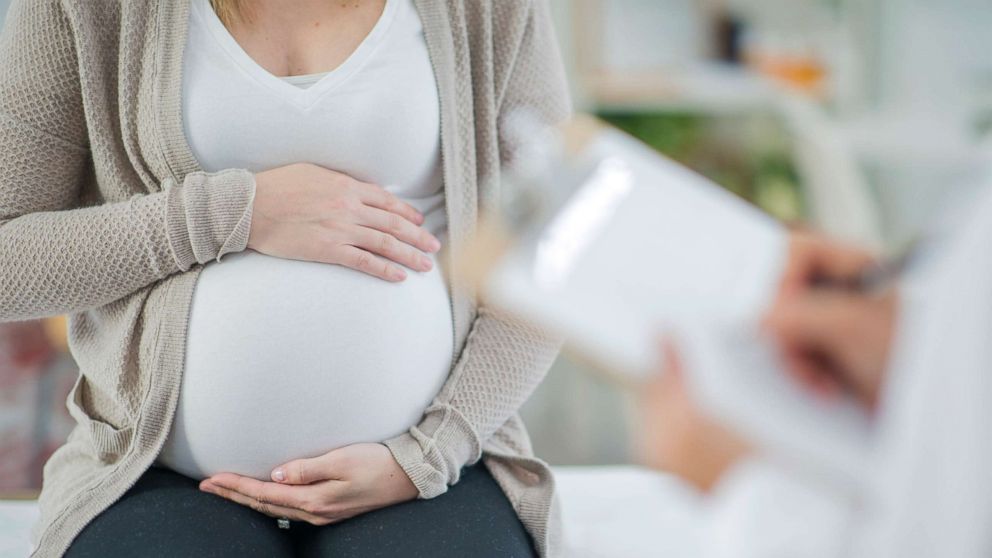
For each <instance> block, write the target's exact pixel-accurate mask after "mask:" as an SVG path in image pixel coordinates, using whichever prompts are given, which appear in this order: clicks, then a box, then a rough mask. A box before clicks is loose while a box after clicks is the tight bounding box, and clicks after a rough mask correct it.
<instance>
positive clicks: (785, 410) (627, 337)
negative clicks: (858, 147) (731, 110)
mask: <svg viewBox="0 0 992 558" xmlns="http://www.w3.org/2000/svg"><path fill="white" fill-rule="evenodd" d="M535 136H537V137H545V141H548V140H547V138H548V137H553V140H552V141H554V142H555V147H553V148H548V147H547V146H544V147H541V148H539V149H537V150H536V152H537V153H540V154H542V157H543V160H542V162H541V164H533V161H532V162H531V164H529V165H525V167H526V169H527V170H526V171H525V172H520V171H519V170H514V169H511V170H509V171H508V172H507V175H508V176H509V178H508V180H507V181H508V183H509V190H510V193H509V195H508V198H509V199H508V201H507V203H506V204H505V205H504V207H503V208H502V210H501V212H500V213H499V214H495V215H494V214H490V215H488V216H486V218H485V219H484V220H483V222H482V225H481V226H480V229H479V232H478V234H477V236H476V238H475V239H474V240H473V241H472V242H471V243H469V245H468V248H467V249H466V251H465V253H464V254H462V255H461V256H462V257H459V258H457V259H456V261H459V262H461V265H460V267H458V268H456V269H455V277H457V278H459V279H460V280H464V281H470V282H471V283H472V284H473V288H474V289H475V290H476V292H479V293H480V296H481V297H482V298H483V299H484V301H485V303H486V304H487V305H490V306H492V307H497V308H499V309H501V310H503V311H506V312H509V313H511V314H513V315H516V316H518V317H520V318H523V319H525V320H527V321H529V322H531V323H534V324H535V325H538V326H540V327H542V328H544V329H546V330H548V331H550V332H553V333H555V334H558V335H560V336H562V337H564V338H565V347H566V350H568V351H569V352H572V353H575V354H578V355H580V357H581V358H582V360H584V361H586V362H589V363H591V364H593V366H594V369H595V370H598V371H600V372H602V373H604V374H605V375H607V376H608V377H609V378H610V379H612V380H613V381H615V382H617V383H619V384H621V385H623V386H625V387H627V388H632V389H636V387H637V386H638V385H639V384H641V383H643V382H644V381H646V380H648V379H650V378H651V376H652V375H653V374H657V373H658V370H659V364H660V360H661V354H660V339H661V337H662V335H663V334H668V335H671V336H672V337H674V338H675V340H676V342H677V344H678V346H679V350H680V352H681V353H682V358H683V361H684V362H685V364H686V368H687V370H686V378H687V381H688V385H689V389H690V390H691V391H692V392H693V395H694V397H696V398H697V400H698V401H699V403H700V404H701V406H702V407H703V408H705V409H706V410H707V411H708V412H710V413H711V414H713V415H715V416H717V417H719V418H721V419H723V420H724V421H726V422H727V423H729V424H733V425H734V426H735V428H737V429H739V430H740V431H742V433H743V434H745V435H747V436H748V437H749V438H751V439H752V440H753V441H756V442H757V443H758V445H759V446H761V447H763V448H764V449H766V450H768V451H770V452H772V453H775V454H777V455H779V456H781V457H782V458H785V459H789V460H797V461H800V462H802V463H804V464H805V466H810V467H814V468H816V469H817V470H820V471H822V472H824V473H826V474H829V475H838V476H840V477H842V478H843V479H845V480H851V479H855V478H857V477H859V475H860V474H861V472H862V471H863V469H864V467H865V465H866V458H867V453H868V452H867V446H868V438H869V433H870V427H869V426H870V425H869V421H868V417H867V416H866V414H865V413H864V412H863V411H862V410H861V409H860V407H858V406H857V405H856V404H855V403H854V402H853V401H851V400H840V401H833V402H826V401H822V400H818V399H817V398H816V397H815V396H813V395H812V394H809V393H807V392H805V391H804V390H803V389H801V388H800V387H799V386H798V385H793V383H792V381H791V380H790V379H789V377H788V376H787V374H786V373H785V371H784V369H783V368H782V366H781V364H780V361H779V358H778V354H777V350H776V347H775V346H774V343H772V342H771V340H769V339H765V338H763V336H762V335H761V334H760V327H759V323H760V320H761V318H762V316H763V314H764V312H765V311H766V310H767V309H768V308H769V307H770V305H771V303H772V302H773V300H774V298H775V296H776V295H777V293H778V289H779V286H780V282H781V278H782V273H783V270H784V266H785V263H786V258H787V250H788V240H789V235H788V232H787V230H786V228H785V227H784V226H783V225H781V224H780V223H778V222H777V221H775V220H774V219H772V218H771V217H770V216H768V215H766V214H765V213H763V212H762V211H761V210H759V209H758V208H756V207H754V206H753V205H751V204H749V203H747V202H746V201H744V200H742V199H740V198H738V197H737V196H735V195H733V194H731V193H729V192H727V191H726V190H724V189H723V188H721V187H719V186H718V185H716V184H714V183H712V182H711V181H709V180H708V179H706V178H704V177H703V176H701V175H699V174H697V173H695V172H693V171H691V170H689V169H687V168H685V167H683V166H681V165H680V164H678V163H676V162H674V161H671V160H669V159H667V158H665V157H664V156H662V155H660V154H658V153H657V152H655V151H654V150H653V149H651V148H649V147H647V146H645V145H643V144H642V143H640V142H639V141H637V140H636V139H634V138H633V137H631V136H628V135H627V134H625V133H623V132H621V131H619V130H616V129H613V128H611V127H609V126H607V125H605V124H603V123H601V122H599V121H596V120H594V119H591V118H590V117H580V118H578V119H576V120H575V121H573V122H572V123H570V124H568V125H567V126H566V127H565V128H563V129H561V130H559V131H558V132H556V134H552V135H550V136H547V135H546V136H541V134H535Z"/></svg>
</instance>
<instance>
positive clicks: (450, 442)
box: [383, 405, 482, 499]
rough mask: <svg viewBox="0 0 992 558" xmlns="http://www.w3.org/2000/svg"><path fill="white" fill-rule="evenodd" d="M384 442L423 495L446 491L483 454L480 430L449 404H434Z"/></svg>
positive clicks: (421, 496)
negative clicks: (403, 429) (407, 426)
mask: <svg viewBox="0 0 992 558" xmlns="http://www.w3.org/2000/svg"><path fill="white" fill-rule="evenodd" d="M383 444H385V446H386V447H388V448H389V451H390V452H392V454H393V458H394V459H396V462H397V463H399V465H400V467H402V468H403V471H404V472H405V473H406V474H407V476H408V477H410V480H411V481H413V484H414V486H416V487H417V490H418V491H419V493H420V498H422V499H430V498H435V497H437V496H440V495H441V494H444V493H445V492H447V490H448V486H450V485H453V484H455V483H457V482H458V479H459V477H460V476H461V471H462V467H464V466H466V465H471V464H474V463H475V462H477V461H478V460H479V459H480V458H481V457H482V444H481V443H480V441H479V436H478V434H476V432H475V430H474V429H473V428H472V425H470V424H469V423H468V421H467V420H466V419H465V417H464V416H463V415H462V414H461V413H459V412H458V411H457V410H456V409H455V408H454V407H451V406H450V405H432V406H431V407H430V408H428V409H427V412H426V413H425V414H424V418H423V420H421V421H420V424H418V425H416V426H414V427H413V428H411V429H410V430H409V431H408V432H405V433H403V434H401V435H399V436H396V437H395V438H392V439H390V440H386V441H385V442H383Z"/></svg>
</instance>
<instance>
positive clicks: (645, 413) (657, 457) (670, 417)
mask: <svg viewBox="0 0 992 558" xmlns="http://www.w3.org/2000/svg"><path fill="white" fill-rule="evenodd" d="M664 351H665V363H664V366H663V370H662V371H660V373H658V374H655V376H654V378H655V379H654V380H652V381H651V383H650V384H648V385H647V386H646V389H644V390H643V391H642V392H641V393H642V395H641V401H640V409H641V419H642V420H641V425H642V429H643V431H642V432H643V433H642V435H641V437H640V438H641V443H640V451H641V453H642V459H643V461H645V464H646V465H648V466H650V467H652V468H655V469H659V470H662V471H666V472H669V473H672V474H675V475H678V476H680V477H682V479H684V480H685V481H687V482H689V483H690V484H692V485H694V486H695V487H696V488H698V489H700V490H703V491H710V490H711V489H712V488H713V487H714V486H715V485H716V484H717V482H718V481H719V480H720V478H721V477H722V476H723V475H724V473H726V472H727V471H728V470H729V469H730V468H731V467H733V466H734V465H735V464H736V463H737V462H739V461H741V460H743V459H744V458H746V457H748V456H749V455H750V454H751V452H752V449H751V447H750V445H749V444H748V443H747V442H746V441H745V439H744V438H743V437H741V436H739V435H738V434H737V433H736V432H734V431H733V430H732V429H730V428H728V427H726V426H724V425H723V424H720V423H719V422H718V421H717V420H715V419H713V418H711V417H709V416H707V415H706V413H704V412H703V411H702V410H701V409H700V408H699V407H698V406H697V405H696V403H695V402H694V401H693V399H692V397H691V394H690V393H689V391H688V389H687V386H686V383H685V379H684V375H683V370H682V364H681V362H680V360H679V357H678V354H677V350H676V349H675V347H673V346H672V345H671V344H666V346H665V348H664Z"/></svg>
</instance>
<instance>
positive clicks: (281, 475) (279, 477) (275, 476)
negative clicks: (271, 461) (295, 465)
mask: <svg viewBox="0 0 992 558" xmlns="http://www.w3.org/2000/svg"><path fill="white" fill-rule="evenodd" d="M272 480H274V481H276V482H285V480H286V472H285V471H283V470H282V469H276V470H275V471H272Z"/></svg>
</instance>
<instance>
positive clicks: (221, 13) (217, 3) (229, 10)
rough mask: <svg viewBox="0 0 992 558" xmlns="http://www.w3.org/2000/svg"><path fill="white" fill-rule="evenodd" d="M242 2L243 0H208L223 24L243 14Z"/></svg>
mask: <svg viewBox="0 0 992 558" xmlns="http://www.w3.org/2000/svg"><path fill="white" fill-rule="evenodd" d="M243 4H244V0H210V5H211V6H213V8H214V11H215V12H217V17H219V18H220V20H221V21H223V22H224V23H225V24H230V23H231V22H233V21H234V20H236V19H239V18H241V17H242V16H243V15H244V9H243V8H244V6H243Z"/></svg>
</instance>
